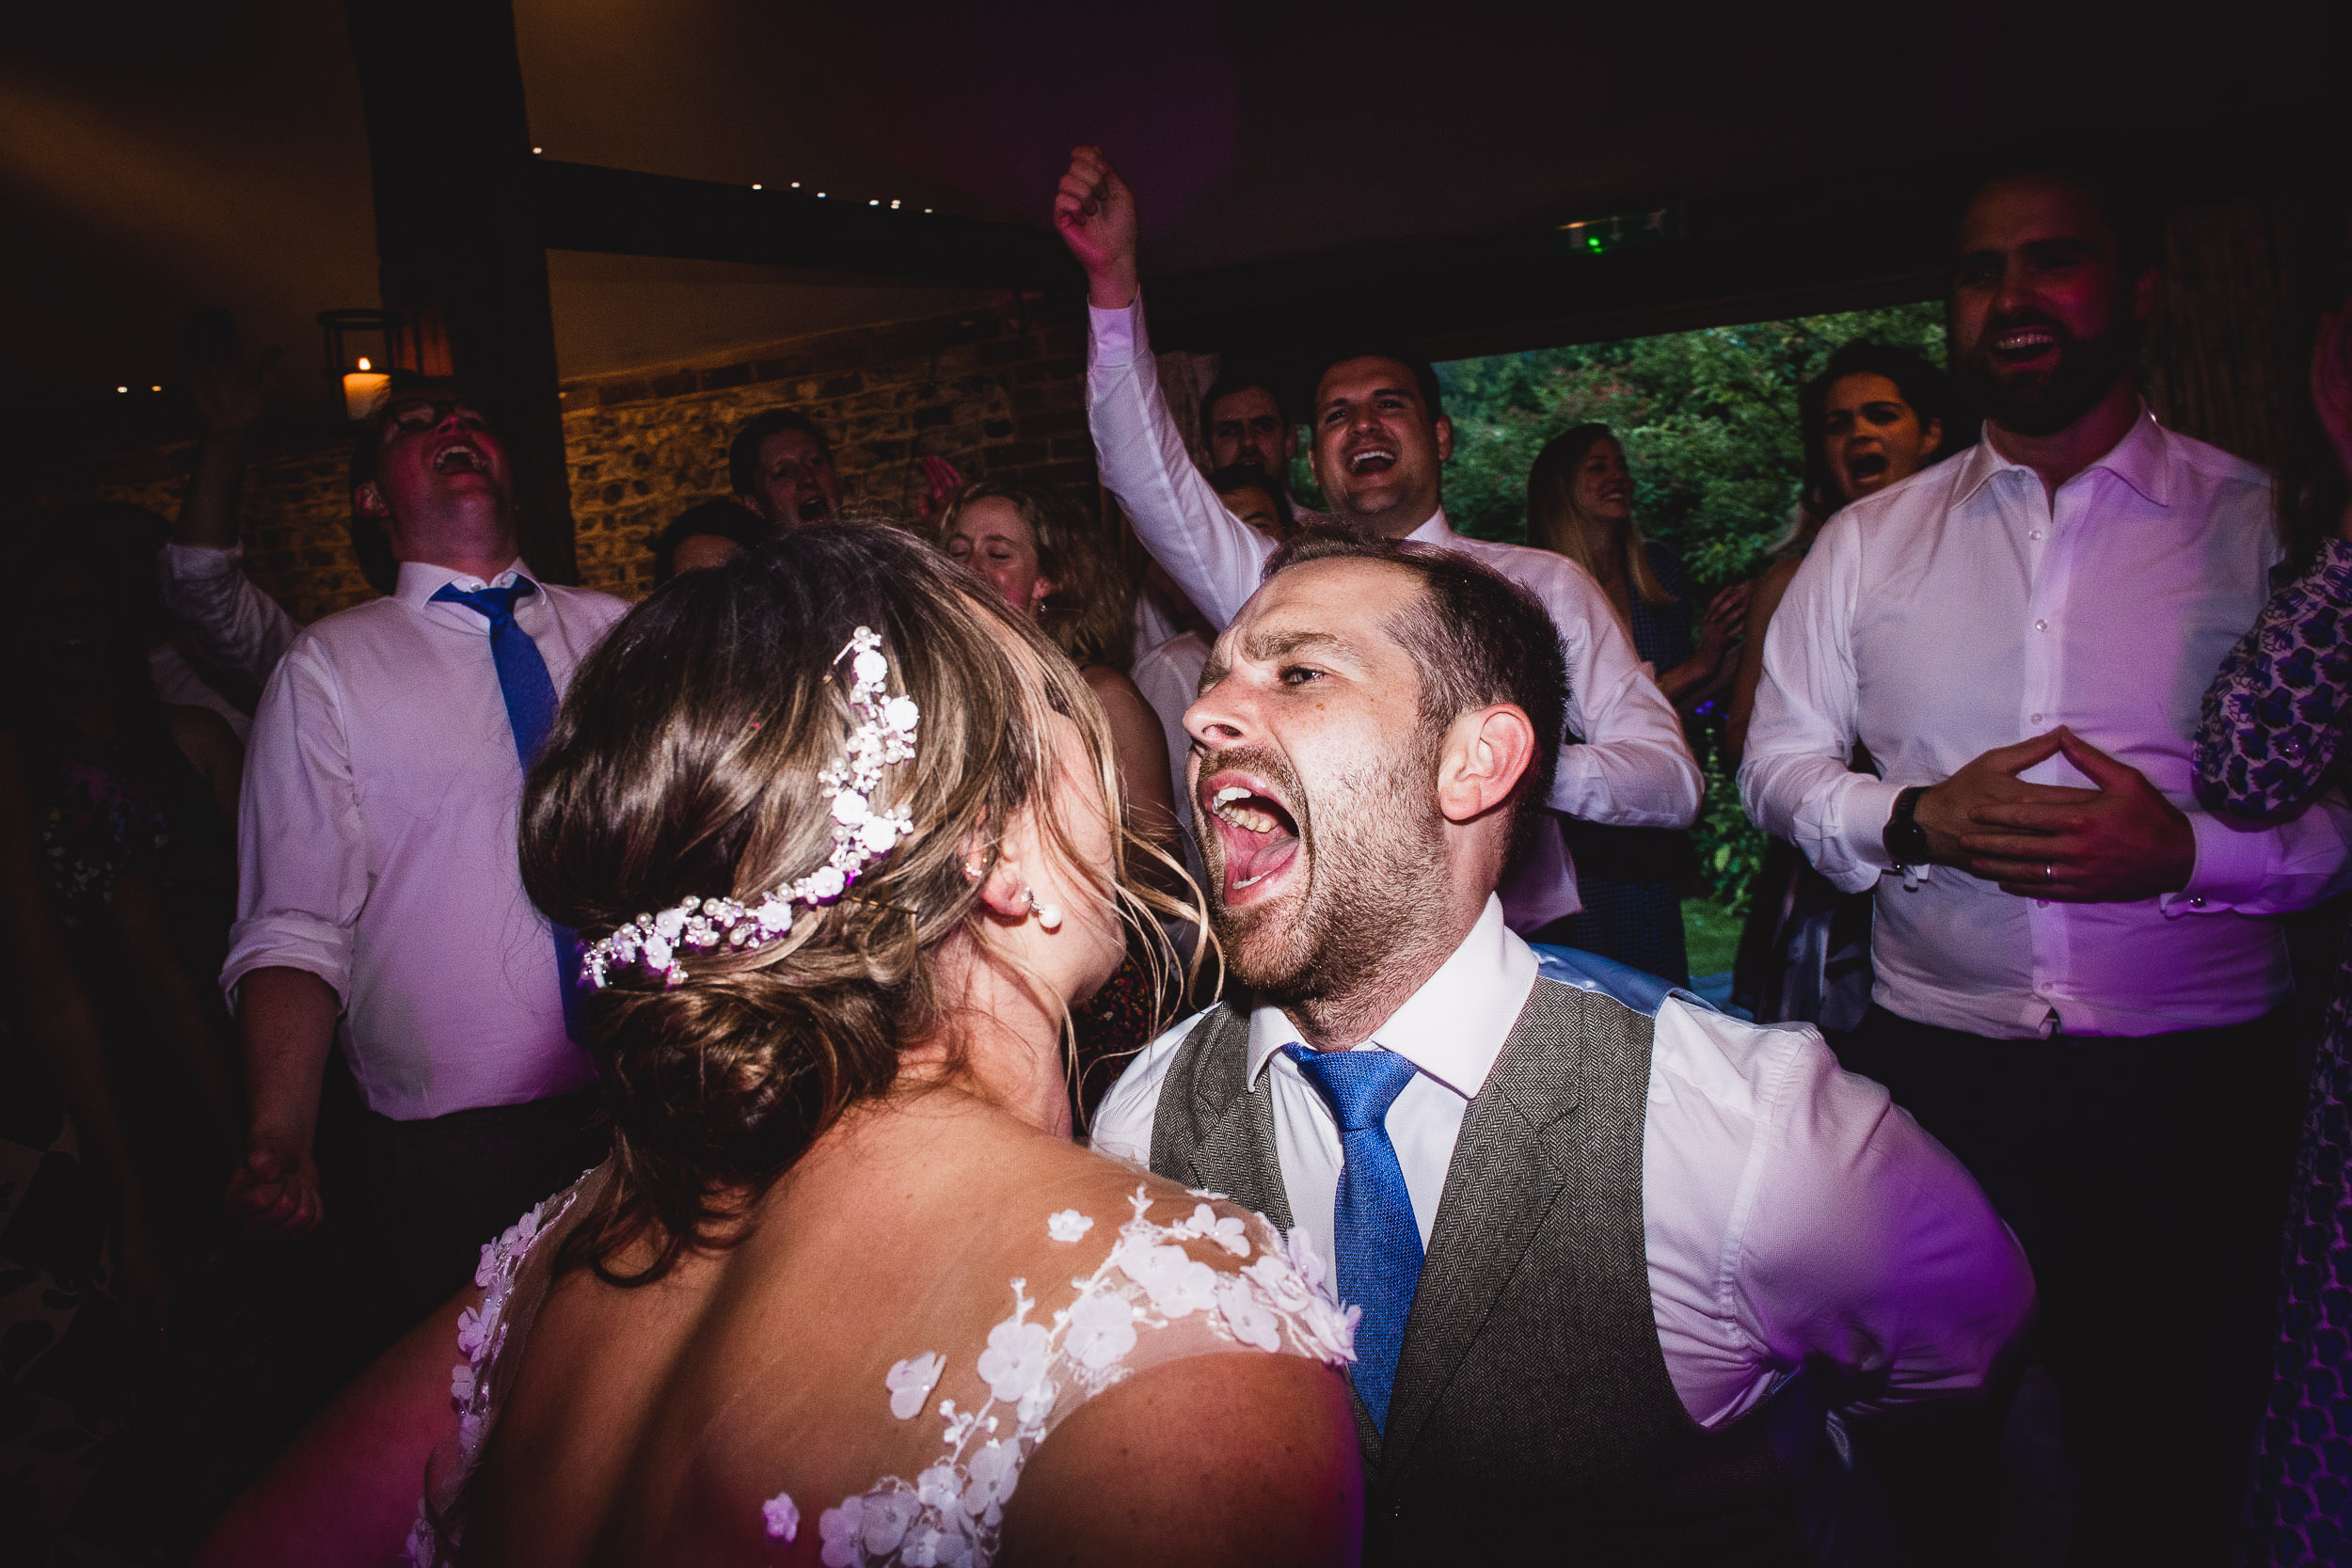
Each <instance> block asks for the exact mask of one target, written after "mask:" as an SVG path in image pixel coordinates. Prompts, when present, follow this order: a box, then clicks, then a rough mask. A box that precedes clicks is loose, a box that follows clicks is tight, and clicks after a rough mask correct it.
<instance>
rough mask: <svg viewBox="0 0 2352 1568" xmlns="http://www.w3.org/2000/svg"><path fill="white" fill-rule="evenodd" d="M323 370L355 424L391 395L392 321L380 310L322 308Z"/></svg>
mask: <svg viewBox="0 0 2352 1568" xmlns="http://www.w3.org/2000/svg"><path fill="white" fill-rule="evenodd" d="M319 333H320V336H321V337H322V338H323V339H325V341H326V373H327V375H328V376H329V377H330V378H332V379H333V380H335V381H336V382H337V383H338V384H339V385H340V387H341V388H342V396H343V413H344V415H345V417H347V418H348V419H349V420H351V422H352V423H354V424H358V423H359V422H360V421H361V420H365V419H367V418H368V417H369V416H371V415H373V413H374V412H375V411H376V410H377V409H379V408H381V407H383V406H384V400H385V399H386V398H388V397H389V396H391V394H392V374H391V372H392V322H391V317H390V316H389V315H387V314H386V313H385V312H384V311H382V310H322V311H320V312H319Z"/></svg>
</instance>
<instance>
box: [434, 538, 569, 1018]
mask: <svg viewBox="0 0 2352 1568" xmlns="http://www.w3.org/2000/svg"><path fill="white" fill-rule="evenodd" d="M538 591H539V585H538V584H537V583H535V582H532V580H531V579H530V578H525V577H518V578H516V579H515V581H514V584H513V586H511V587H507V588H477V589H475V590H473V591H472V592H471V593H469V592H467V591H466V590H465V589H462V588H460V587H458V586H457V585H456V584H455V583H449V584H446V585H445V586H443V588H442V589H441V591H440V592H439V593H437V594H434V595H433V602H434V603H435V604H461V605H464V606H465V607H466V608H467V609H469V610H475V611H478V612H479V613H480V614H481V615H482V617H483V618H484V619H485V620H486V621H488V622H489V623H490V662H491V663H492V664H494V665H496V666H497V667H498V673H499V694H500V695H501V697H504V698H505V699H506V727H507V728H508V729H511V730H513V731H514V732H515V755H516V757H517V758H519V759H520V760H521V762H522V765H523V768H524V770H525V771H529V769H530V768H531V762H532V758H533V757H535V756H537V755H538V754H539V744H540V742H542V741H544V740H546V739H547V737H548V730H549V729H550V728H551V727H553V725H554V723H555V682H554V680H553V679H552V678H551V677H549V675H548V661H547V660H546V659H545V658H543V657H540V655H539V644H538V643H536V642H533V641H532V640H531V633H529V632H527V631H525V630H523V628H522V627H521V626H517V625H516V623H515V601H516V599H522V598H528V597H529V596H530V595H532V594H536V593H537V592H538ZM554 931H555V976H556V987H557V989H558V990H561V991H562V992H563V993H564V995H563V1001H564V1033H565V1034H567V1035H569V1036H571V1037H572V1038H573V1039H575V1040H577V1039H579V1038H580V1037H581V1030H580V1018H579V1012H580V987H579V986H578V985H577V984H575V982H576V981H577V980H578V979H579V978H580V939H579V937H578V936H577V934H576V933H574V932H573V931H572V930H571V928H570V927H564V926H558V927H554Z"/></svg>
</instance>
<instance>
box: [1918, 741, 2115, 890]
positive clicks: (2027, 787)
mask: <svg viewBox="0 0 2352 1568" xmlns="http://www.w3.org/2000/svg"><path fill="white" fill-rule="evenodd" d="M2056 755H2058V733H2057V732H2056V731H2052V732H2051V733H2050V734H2048V735H2038V736H2034V737H2033V738H2032V739H2030V740H2020V741H2018V742H2017V743H2015V744H2014V745H2010V746H1996V747H1994V749H1993V750H1992V751H1990V752H1985V753H1984V755H1982V756H1980V757H1978V758H1977V759H1975V760H1974V761H1972V762H1970V763H1969V764H1968V765H1967V766H1966V767H1964V768H1961V770H1960V771H1959V772H1957V773H1954V774H1953V775H1952V776H1951V777H1950V778H1948V779H1946V780H1945V781H1944V782H1943V783H1942V784H1936V785H1933V786H1931V788H1930V789H1929V790H1928V791H1927V793H1925V794H1923V795H1921V796H1920V797H1919V803H1918V804H1917V805H1916V806H1915V807H1914V808H1913V810H1912V820H1913V821H1915V822H1916V823H1918V824H1919V826H1920V827H1921V828H1923V829H1925V830H1926V832H1927V835H1928V858H1929V859H1930V860H1931V861H1933V862H1934V863H1936V864H1938V865H1956V866H1959V867H1960V868H1961V869H1962V870H1963V871H1965V870H1970V869H1973V868H1972V867H1971V866H1970V864H1969V853H1968V850H1967V849H1966V848H1965V847H1963V845H1962V843H1961V840H1962V838H1963V836H1965V835H1966V834H1968V833H1971V832H1977V831H1978V822H1977V817H1976V815H1975V814H1976V813H1978V812H1979V811H1982V810H1984V809H1985V808H1987V807H1991V806H1995V805H2003V806H2006V805H2014V804H2022V803H2024V802H2026V801H2036V802H2040V803H2043V804H2051V805H2064V804H2068V803H2071V802H2076V801H2082V800H2090V799H2091V798H2092V797H2093V796H2095V795H2096V794H2097V793H2098V792H2097V791H2096V790H2090V789H2072V788H2069V787H2067V786H2066V785H2064V784H2026V782H2024V781H2023V780H2021V779H2019V778H2018V777H2017V775H2018V774H2020V773H2022V772H2024V771H2025V770H2026V768H2031V767H2032V766H2033V765H2034V764H2036V763H2038V762H2046V761H2048V760H2049V759H2050V758H2052V757H2054V756H2056ZM2041 870H2042V865H2041V863H2040V862H2039V861H2037V862H2036V863H2034V871H2035V873H2036V874H2037V875H2039V874H2040V872H2041Z"/></svg>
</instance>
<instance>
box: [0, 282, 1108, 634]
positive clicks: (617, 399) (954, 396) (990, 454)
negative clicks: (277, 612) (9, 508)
mask: <svg viewBox="0 0 2352 1568" xmlns="http://www.w3.org/2000/svg"><path fill="white" fill-rule="evenodd" d="M1078 309H1079V308H1078V307H1076V306H1074V305H1068V304H1065V305H1060V306H1056V307H1053V308H1051V309H1050V314H1042V313H1041V312H1040V310H1039V309H1038V308H1036V307H1035V306H1034V305H1031V306H1028V307H1027V308H1025V309H1023V308H1016V307H1004V308H999V309H990V310H983V311H977V312H968V313H965V314H962V315H959V316H947V317H941V318H938V319H936V320H930V321H919V322H904V323H898V324H894V325H886V326H877V327H862V328H857V329H855V330H851V331H844V332H829V333H823V334H820V335H818V336H814V337H808V338H800V339H794V340H792V341H788V342H782V343H774V344H770V345H767V346H764V347H762V348H759V349H756V350H754V351H749V352H743V353H738V354H734V355H730V356H725V357H723V358H716V359H708V360H696V361H692V362H689V363H685V364H678V365H670V366H663V367H660V368H659V369H657V370H653V371H647V372H635V373H630V374H625V375H612V376H599V377H593V378H585V379H581V380H577V381H571V382H566V383H565V384H564V388H563V399H564V450H565V454H566V456H567V458H568V459H569V461H570V464H571V470H572V520H573V524H574V527H575V529H576V530H577V534H578V540H579V546H578V547H579V562H580V581H581V582H582V583H584V584H586V585H587V586H589V587H591V588H601V589H604V590H606V591H607V592H610V593H614V594H622V595H624V596H625V597H628V598H638V597H641V596H643V595H644V594H645V593H646V592H647V591H648V590H649V589H650V588H651V587H652V573H653V557H652V552H651V540H652V537H653V535H654V534H655V533H657V532H659V531H660V529H661V528H662V526H663V525H664V524H666V523H667V522H668V521H669V520H670V519H671V518H672V517H675V515H677V514H678V513H679V512H681V511H683V510H685V509H686V508H687V507H688V506H691V505H692V504H693V503H694V502H696V501H700V500H708V499H714V498H718V497H723V496H725V495H726V494H727V493H728V489H729V486H728V483H727V461H726V448H727V442H728V439H729V437H731V436H733V435H734V433H735V430H736V428H737V427H738V426H739V425H740V424H741V423H742V422H743V421H744V420H747V419H749V418H750V417H751V416H752V415H754V414H756V413H758V412H760V411H761V410H763V409H766V408H771V407H774V406H777V405H779V404H792V405H794V406H797V407H799V408H801V409H803V411H804V412H806V413H807V414H809V415H810V416H811V417H812V418H813V419H815V420H817V422H818V426H819V427H820V428H822V429H823V430H825V431H826V432H827V433H828V434H829V435H830V436H832V438H833V443H834V458H835V461H836V462H837V463H838V465H839V467H840V469H841V473H842V478H843V482H844V483H843V496H844V499H845V500H846V501H850V502H853V503H856V504H859V505H862V506H866V507H871V508H875V509H879V510H882V511H884V512H893V513H898V514H902V515H909V516H912V515H914V511H915V510H916V509H917V508H918V507H919V506H920V505H921V504H922V502H923V500H924V499H925V498H926V495H927V488H926V485H925V483H924V480H923V477H922V468H921V464H922V460H923V459H924V458H925V457H927V456H937V457H944V458H946V460H947V461H948V462H950V463H953V464H954V465H955V466H956V467H957V468H958V469H960V470H961V472H962V474H963V476H964V477H965V478H966V479H979V478H983V477H987V478H1011V479H1023V480H1029V481H1033V482H1037V483H1048V484H1055V485H1059V486H1061V487H1062V488H1063V489H1064V490H1065V491H1066V492H1067V493H1068V494H1069V495H1070V496H1072V497H1073V499H1077V500H1079V501H1081V502H1082V503H1084V504H1086V505H1088V506H1089V507H1092V506H1093V505H1095V504H1096V490H1095V473H1094V447H1093V443H1092V441H1091V439H1090V438H1089V436H1088V435H1087V424H1086V404H1085V397H1086V390H1085V385H1084V382H1085V374H1086V363H1085V356H1086V337H1085V324H1084V322H1083V321H1082V320H1081V319H1080V318H1079V316H1078ZM190 455H191V453H190V446H189V444H188V443H184V442H183V443H180V444H177V445H174V446H169V447H165V448H160V449H155V450H151V451H140V452H135V453H131V454H128V455H116V456H110V457H108V458H106V459H104V460H103V461H100V460H90V461H87V462H77V463H75V464H73V465H71V466H70V467H66V468H63V469H61V470H60V471H58V472H56V473H55V474H53V475H51V476H50V477H49V478H48V479H47V480H46V481H44V482H43V483H40V484H38V485H37V486H36V487H35V489H34V491H33V495H32V498H31V499H32V500H33V502H34V503H35V505H34V515H36V516H37V515H40V514H43V513H46V514H50V515H54V514H55V513H56V512H58V511H61V510H63V509H65V508H66V507H69V506H71V505H72V504H74V503H76V502H79V501H84V500H92V499H108V500H128V501H135V502H137V503H138V504H140V505H143V506H147V507H151V508H152V509H153V510H155V511H157V512H159V513H162V514H163V515H165V516H167V517H168V516H171V515H173V514H174V513H175V512H176V511H177V509H178V507H179V504H180V498H181V495H182V493H183V488H184V487H185V485H186V483H187V473H188V466H189V462H190ZM349 456H350V447H349V441H348V438H347V437H344V436H340V435H332V434H325V435H321V436H313V437H310V438H308V439H301V438H297V439H294V440H293V441H291V442H282V441H281V442H280V443H279V444H278V446H276V447H274V448H272V447H265V448H264V449H262V451H258V452H257V453H256V455H255V457H254V460H253V462H252V463H251V465H250V467H248V468H247V471H246V493H245V498H244V503H243V513H242V516H243V526H244V532H245V538H246V563H247V567H248V569H249V570H250V571H251V572H252V574H253V577H254V578H255V580H256V581H258V582H259V583H260V584H261V585H262V587H263V588H264V589H266V590H267V591H268V592H270V593H271V594H275V595H276V596H277V597H278V600H279V601H280V602H281V603H283V604H284V605H285V606H286V608H287V609H288V610H292V611H293V612H294V614H295V615H296V616H298V617H300V618H301V619H303V620H306V621H308V620H315V619H317V618H318V617H319V616H322V615H325V614H327V613H329V612H330V611H333V610H341V609H342V608H344V607H345V606H348V605H352V604H357V603H358V602H359V601H360V600H362V599H364V598H367V597H369V596H370V595H371V594H372V592H373V590H371V589H370V588H369V587H368V586H367V583H366V581H365V580H364V579H363V578H361V577H360V575H359V566H358V561H357V560H356V559H355V558H354V556H353V555H352V552H351V546H350V545H349V543H348V542H347V540H346V539H345V536H344V522H345V519H346V517H347V515H348V509H349V500H348V492H347V489H346V484H345V478H344V475H345V469H346V465H347V463H348V461H349ZM27 542H29V541H25V540H20V541H18V543H19V545H20V546H22V545H23V544H24V543H27Z"/></svg>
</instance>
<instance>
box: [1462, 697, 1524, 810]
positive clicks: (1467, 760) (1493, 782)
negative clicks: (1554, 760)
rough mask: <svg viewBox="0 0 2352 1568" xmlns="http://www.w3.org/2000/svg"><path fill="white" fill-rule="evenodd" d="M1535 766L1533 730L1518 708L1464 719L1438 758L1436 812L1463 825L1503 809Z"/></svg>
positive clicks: (1506, 706)
mask: <svg viewBox="0 0 2352 1568" xmlns="http://www.w3.org/2000/svg"><path fill="white" fill-rule="evenodd" d="M1534 760H1535V724H1534V721H1533V720H1531V719H1529V718H1528V717H1527V712H1526V710H1525V709H1523V708H1521V707H1520V706H1519V705H1518V704H1516V703H1496V704H1494V705H1492V706H1489V707H1483V708H1480V709H1478V710H1476V711H1475V712H1472V713H1465V714H1463V715H1462V716H1461V717H1460V718H1458V719H1456V720H1454V723H1453V725H1452V727H1451V728H1449V729H1448V730H1447V731H1446V737H1445V745H1444V746H1443V747H1442V748H1440V750H1439V751H1438V810H1439V811H1440V812H1442V813H1444V814H1445V819H1446V820H1447V821H1449V822H1454V823H1465V822H1470V821H1474V820H1476V819H1477V818H1478V817H1480V816H1485V815H1486V813H1488V812H1490V811H1492V810H1494V809H1495V808H1496V807H1497V806H1501V805H1505V804H1508V803H1509V801H1510V799H1511V792H1512V791H1513V790H1514V789H1517V788H1518V783H1519V780H1520V779H1522V778H1524V777H1526V775H1527V769H1528V768H1529V766H1530V765H1531V764H1532V763H1534Z"/></svg>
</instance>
